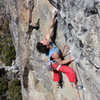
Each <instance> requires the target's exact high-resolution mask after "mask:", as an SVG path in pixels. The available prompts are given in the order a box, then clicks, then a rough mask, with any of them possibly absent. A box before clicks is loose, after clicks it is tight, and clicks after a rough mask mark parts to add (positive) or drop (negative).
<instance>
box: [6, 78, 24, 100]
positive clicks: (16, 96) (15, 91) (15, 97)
mask: <svg viewBox="0 0 100 100" xmlns="http://www.w3.org/2000/svg"><path fill="white" fill-rule="evenodd" d="M8 89H9V93H10V100H22V95H21V83H20V81H19V80H12V81H10V82H9V85H8Z"/></svg>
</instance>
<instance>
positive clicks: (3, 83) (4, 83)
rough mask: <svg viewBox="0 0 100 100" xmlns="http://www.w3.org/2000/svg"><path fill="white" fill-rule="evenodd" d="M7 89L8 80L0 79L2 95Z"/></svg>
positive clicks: (0, 93)
mask: <svg viewBox="0 0 100 100" xmlns="http://www.w3.org/2000/svg"><path fill="white" fill-rule="evenodd" d="M7 89H8V87H7V80H6V79H4V78H3V77H0V95H4V94H5V92H6V91H7Z"/></svg>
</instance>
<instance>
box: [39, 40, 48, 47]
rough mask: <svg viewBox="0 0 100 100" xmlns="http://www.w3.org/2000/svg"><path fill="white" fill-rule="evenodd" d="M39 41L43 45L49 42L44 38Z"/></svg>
mask: <svg viewBox="0 0 100 100" xmlns="http://www.w3.org/2000/svg"><path fill="white" fill-rule="evenodd" d="M40 43H42V44H43V45H47V46H48V45H49V42H48V41H47V40H46V39H45V40H41V41H40Z"/></svg>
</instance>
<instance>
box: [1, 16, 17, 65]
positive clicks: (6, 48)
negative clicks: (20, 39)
mask: <svg viewBox="0 0 100 100" xmlns="http://www.w3.org/2000/svg"><path fill="white" fill-rule="evenodd" d="M2 23H3V24H2V26H1V27H0V60H1V61H2V62H3V63H5V65H6V66H10V65H11V64H12V61H13V60H15V56H16V52H15V48H14V46H13V41H12V36H11V34H10V32H9V20H8V19H7V18H6V17H4V18H2Z"/></svg>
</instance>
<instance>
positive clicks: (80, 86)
mask: <svg viewBox="0 0 100 100" xmlns="http://www.w3.org/2000/svg"><path fill="white" fill-rule="evenodd" d="M71 85H72V87H73V88H76V89H77V90H82V89H83V86H82V85H77V84H76V83H71Z"/></svg>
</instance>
